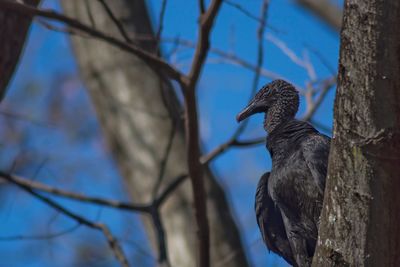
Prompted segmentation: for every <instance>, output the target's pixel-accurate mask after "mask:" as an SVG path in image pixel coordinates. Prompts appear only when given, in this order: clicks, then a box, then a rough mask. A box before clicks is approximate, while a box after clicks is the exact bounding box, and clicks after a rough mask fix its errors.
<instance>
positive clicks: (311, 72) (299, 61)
mask: <svg viewBox="0 0 400 267" xmlns="http://www.w3.org/2000/svg"><path fill="white" fill-rule="evenodd" d="M266 40H268V41H270V42H271V43H272V44H274V45H275V46H276V47H277V48H279V49H280V50H281V51H282V53H283V54H285V55H286V56H287V57H288V58H289V59H290V60H291V61H292V62H293V63H294V64H296V65H298V66H300V67H301V68H303V69H304V70H305V71H306V72H307V74H308V77H309V78H310V80H311V81H315V80H316V78H317V75H316V73H315V69H314V66H313V65H312V64H311V62H310V60H309V58H308V57H306V56H304V57H303V58H300V57H299V56H297V55H296V53H295V52H294V51H293V50H292V49H290V48H289V47H288V46H287V45H286V43H285V42H283V41H282V40H280V39H278V38H277V37H274V36H273V35H271V34H267V36H266Z"/></svg>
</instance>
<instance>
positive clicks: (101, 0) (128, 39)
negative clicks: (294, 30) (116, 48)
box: [97, 0, 132, 43]
mask: <svg viewBox="0 0 400 267" xmlns="http://www.w3.org/2000/svg"><path fill="white" fill-rule="evenodd" d="M97 1H99V2H100V4H101V5H102V6H103V8H104V10H105V11H106V13H107V15H108V16H109V17H110V19H111V20H112V21H113V22H114V24H115V26H117V28H118V31H119V32H120V33H121V35H122V37H123V38H124V40H125V41H126V42H128V43H132V40H131V38H129V35H128V33H127V32H126V31H125V29H124V26H122V24H121V22H120V21H119V20H118V19H117V17H115V15H114V13H113V12H112V10H111V8H110V7H109V6H108V4H107V3H106V1H105V0H97Z"/></svg>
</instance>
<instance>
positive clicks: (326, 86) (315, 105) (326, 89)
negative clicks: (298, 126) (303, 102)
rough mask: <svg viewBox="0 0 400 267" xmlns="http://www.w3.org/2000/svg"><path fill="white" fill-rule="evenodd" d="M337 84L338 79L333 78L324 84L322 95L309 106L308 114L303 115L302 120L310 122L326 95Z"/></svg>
mask: <svg viewBox="0 0 400 267" xmlns="http://www.w3.org/2000/svg"><path fill="white" fill-rule="evenodd" d="M335 84H336V77H331V78H328V79H326V80H325V81H323V82H322V85H321V90H320V93H319V95H318V97H317V99H316V100H315V101H312V103H311V104H310V105H307V112H306V114H304V115H303V117H302V120H305V121H309V120H310V119H311V118H312V116H313V115H314V113H315V111H316V110H317V109H318V108H319V106H320V105H321V103H322V100H324V98H325V96H326V94H327V93H328V92H329V89H331V88H332V87H333V86H334V85H335Z"/></svg>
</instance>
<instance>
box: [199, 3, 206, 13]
mask: <svg viewBox="0 0 400 267" xmlns="http://www.w3.org/2000/svg"><path fill="white" fill-rule="evenodd" d="M198 1H199V9H200V14H203V13H204V12H205V11H206V6H205V4H204V0H198Z"/></svg>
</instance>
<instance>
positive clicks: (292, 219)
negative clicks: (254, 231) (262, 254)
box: [237, 80, 330, 267]
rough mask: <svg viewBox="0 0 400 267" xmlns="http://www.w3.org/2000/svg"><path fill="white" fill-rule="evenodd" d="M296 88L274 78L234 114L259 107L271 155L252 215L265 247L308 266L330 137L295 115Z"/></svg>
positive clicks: (249, 112) (244, 115)
mask: <svg viewBox="0 0 400 267" xmlns="http://www.w3.org/2000/svg"><path fill="white" fill-rule="evenodd" d="M298 107H299V94H298V91H297V90H296V89H295V88H294V86H293V85H291V84H290V83H288V82H286V81H283V80H275V81H273V82H271V83H269V84H267V85H265V86H264V87H263V88H261V90H260V91H259V92H258V93H257V94H256V95H255V97H254V99H253V100H252V101H251V102H250V103H249V105H248V106H247V107H246V108H245V109H244V110H243V111H242V112H240V113H239V114H238V116H237V120H238V121H242V120H244V119H246V118H248V117H249V116H251V115H253V114H255V113H260V112H264V113H265V119H264V129H265V130H266V131H267V133H268V136H267V142H266V146H267V149H268V151H269V152H270V155H271V158H272V169H271V172H270V173H266V174H264V175H263V176H262V177H261V179H260V182H259V184H258V188H257V193H256V203H255V207H256V216H257V222H258V225H259V227H260V231H261V234H262V236H263V239H264V241H265V244H266V246H267V247H268V249H269V250H272V251H273V252H275V253H277V254H279V255H280V256H282V257H283V258H284V259H285V260H286V261H287V262H288V263H290V264H292V265H294V266H300V267H303V266H310V265H311V261H312V257H313V255H314V251H315V246H316V242H317V237H318V226H319V218H320V214H321V209H322V201H323V193H324V188H325V178H326V172H327V165H328V155H329V146H330V138H329V137H327V136H325V135H323V134H321V133H319V132H318V131H317V130H316V129H315V128H314V127H313V126H312V125H310V124H309V123H307V122H304V121H300V120H297V119H295V115H296V112H297V110H298Z"/></svg>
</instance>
